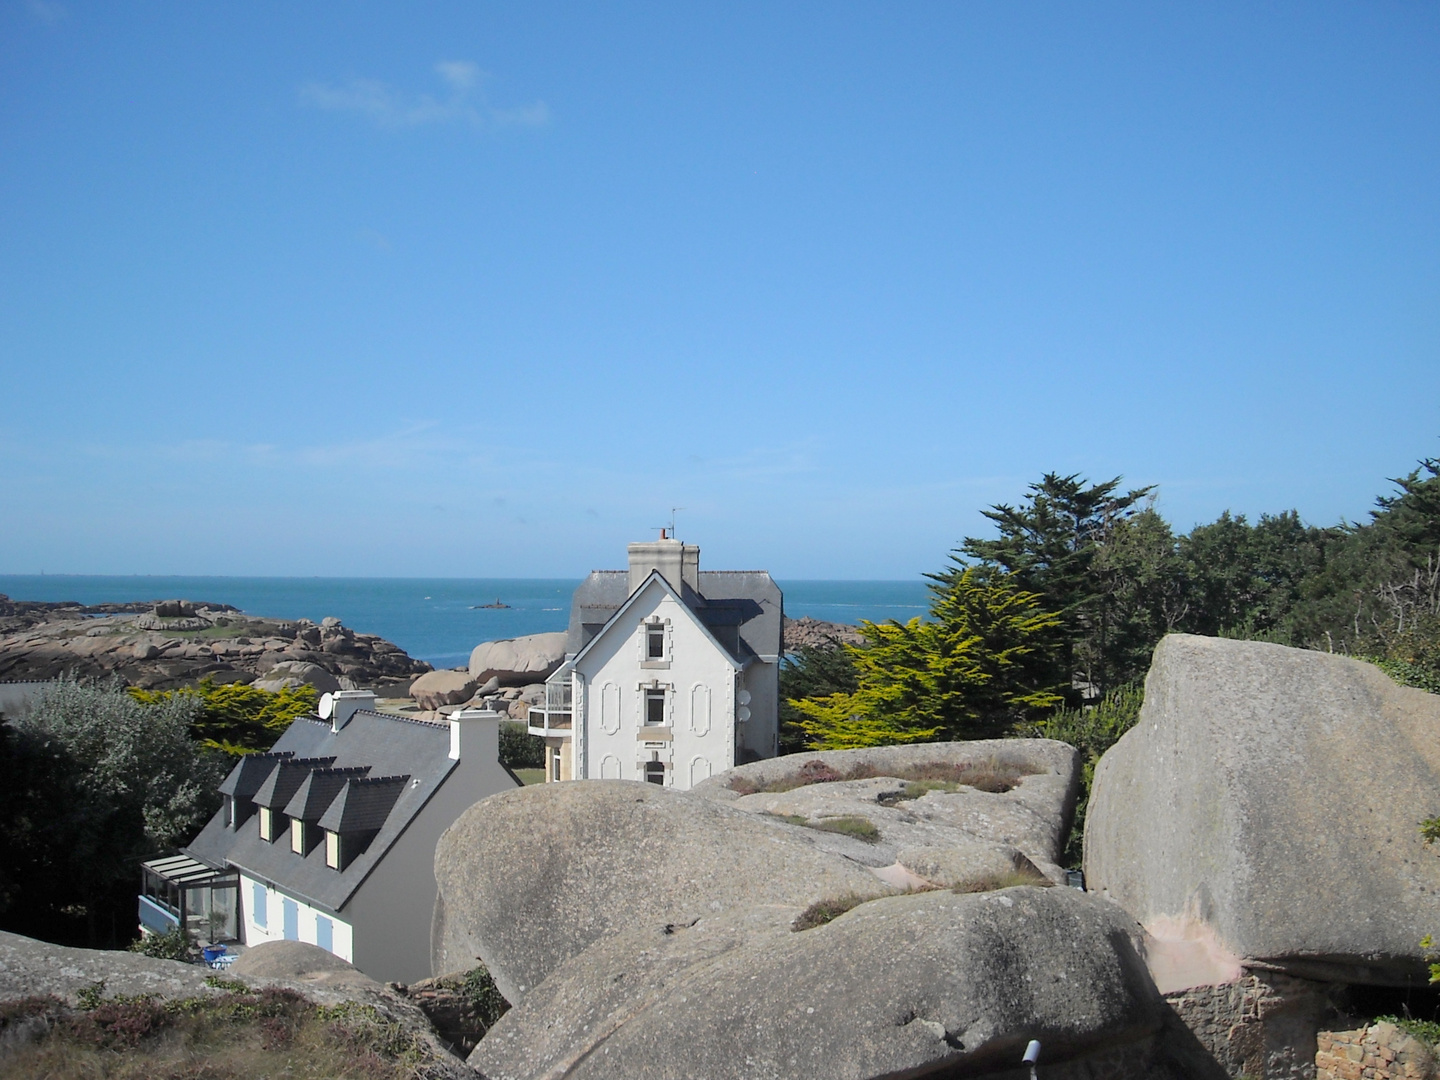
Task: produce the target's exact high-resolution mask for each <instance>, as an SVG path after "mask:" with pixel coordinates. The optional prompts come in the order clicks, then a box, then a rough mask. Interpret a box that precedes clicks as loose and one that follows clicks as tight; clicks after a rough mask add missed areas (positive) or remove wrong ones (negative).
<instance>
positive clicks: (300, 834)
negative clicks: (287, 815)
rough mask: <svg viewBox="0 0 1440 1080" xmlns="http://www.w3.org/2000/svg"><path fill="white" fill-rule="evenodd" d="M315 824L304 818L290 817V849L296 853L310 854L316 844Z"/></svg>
mask: <svg viewBox="0 0 1440 1080" xmlns="http://www.w3.org/2000/svg"><path fill="white" fill-rule="evenodd" d="M314 834H315V826H314V825H312V824H310V823H309V822H308V821H305V820H303V819H302V818H291V819H290V850H291V851H293V852H294V853H295V854H296V855H309V854H310V849H311V848H312V847H314V846H315V841H314Z"/></svg>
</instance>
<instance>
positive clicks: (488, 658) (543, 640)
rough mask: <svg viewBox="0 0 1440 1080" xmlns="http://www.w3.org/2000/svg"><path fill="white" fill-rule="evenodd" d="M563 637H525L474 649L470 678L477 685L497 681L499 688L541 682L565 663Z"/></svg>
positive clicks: (564, 637) (483, 645)
mask: <svg viewBox="0 0 1440 1080" xmlns="http://www.w3.org/2000/svg"><path fill="white" fill-rule="evenodd" d="M565 640H566V634H565V633H564V632H563V631H557V632H556V633H553V634H527V635H526V636H525V637H517V638H503V639H502V640H500V641H485V642H481V643H480V644H479V645H476V646H475V648H474V649H473V650H472V651H471V653H470V675H471V677H472V678H473V679H474V680H475V681H476V683H483V682H485V681H486V680H487V679H491V678H496V679H499V680H500V685H501V686H525V685H527V684H529V683H537V682H544V681H545V680H546V679H548V678H549V677H550V676H551V675H552V674H554V673H555V671H556V670H557V669H558V668H559V667H560V665H561V664H562V663H563V662H564V661H565Z"/></svg>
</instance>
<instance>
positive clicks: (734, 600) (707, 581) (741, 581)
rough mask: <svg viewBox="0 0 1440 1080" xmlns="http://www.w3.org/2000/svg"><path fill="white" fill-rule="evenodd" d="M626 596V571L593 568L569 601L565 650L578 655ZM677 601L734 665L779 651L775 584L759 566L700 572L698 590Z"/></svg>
mask: <svg viewBox="0 0 1440 1080" xmlns="http://www.w3.org/2000/svg"><path fill="white" fill-rule="evenodd" d="M629 598H630V573H629V571H628V570H592V571H590V576H589V577H587V578H586V579H585V580H584V581H582V582H581V583H580V587H579V588H577V589H576V590H575V596H574V598H573V599H572V600H571V602H570V630H569V636H568V638H567V639H566V641H565V651H566V652H568V653H571V654H574V653H578V652H579V651H580V650H581V649H583V648H584V647H585V646H586V645H588V644H589V643H590V640H591V638H593V637H594V636H595V635H596V634H598V633H599V632H600V628H601V627H603V626H604V625H605V624H606V623H607V622H609V621H610V618H611V616H613V615H614V614H615V612H617V611H619V610H620V607H621V605H622V604H624V603H625V601H626V600H628V599H629ZM682 599H683V600H684V602H685V606H686V607H688V608H689V609H690V610H691V611H693V612H694V613H695V615H696V617H697V618H699V620H700V621H701V622H702V623H704V624H705V626H706V627H708V628H709V630H710V633H712V634H714V635H715V639H716V640H717V641H719V642H720V644H721V645H723V646H724V647H725V648H726V649H727V650H729V652H730V655H731V656H732V657H733V658H734V659H735V661H736V662H737V663H740V664H744V663H745V662H746V661H747V660H749V659H750V658H751V657H752V656H779V655H780V624H781V619H782V616H783V613H784V605H783V599H782V597H781V595H780V586H779V585H776V584H775V579H774V578H772V577H771V576H770V575H769V573H768V572H766V571H764V570H702V571H700V592H699V593H698V594H697V593H696V592H695V591H694V590H692V589H690V588H688V587H687V588H686V589H685V590H684V594H683V596H682Z"/></svg>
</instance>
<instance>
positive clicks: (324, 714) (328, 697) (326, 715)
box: [315, 690, 335, 720]
mask: <svg viewBox="0 0 1440 1080" xmlns="http://www.w3.org/2000/svg"><path fill="white" fill-rule="evenodd" d="M315 711H316V712H318V713H319V714H320V719H321V720H329V719H330V714H331V713H333V712H334V711H335V695H334V694H332V693H330V691H328V690H327V691H325V693H323V694H321V695H320V704H319V706H318V707H317V708H316V710H315Z"/></svg>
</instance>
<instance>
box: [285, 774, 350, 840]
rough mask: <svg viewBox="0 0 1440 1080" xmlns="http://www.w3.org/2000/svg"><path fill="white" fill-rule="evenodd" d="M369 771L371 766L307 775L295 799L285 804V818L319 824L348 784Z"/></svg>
mask: <svg viewBox="0 0 1440 1080" xmlns="http://www.w3.org/2000/svg"><path fill="white" fill-rule="evenodd" d="M369 771H370V766H369V765H353V766H351V767H350V768H348V769H314V770H312V771H311V772H309V773H308V774H306V776H305V781H304V783H302V784H301V785H300V788H299V790H297V791H296V792H295V797H294V798H292V799H291V800H290V801H289V802H288V803H286V804H285V816H286V817H292V818H299V819H300V820H301V821H315V822H318V821H319V820H320V817H321V815H322V814H324V813H325V811H326V810H327V809H329V807H330V804H331V803H333V802H334V801H335V797H336V796H337V795H339V794H340V792H341V791H343V790H344V789H345V784H346V782H347V781H348V780H349V779H350V778H351V777H354V776H364V775H365V774H366V773H368V772H369ZM327 827H328V826H327Z"/></svg>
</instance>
